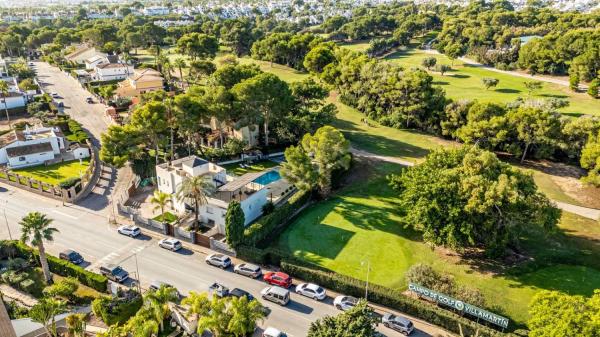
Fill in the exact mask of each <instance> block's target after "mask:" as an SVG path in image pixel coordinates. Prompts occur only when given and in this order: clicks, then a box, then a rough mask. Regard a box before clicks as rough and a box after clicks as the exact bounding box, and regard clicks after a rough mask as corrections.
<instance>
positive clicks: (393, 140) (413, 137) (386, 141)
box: [329, 94, 458, 162]
mask: <svg viewBox="0 0 600 337" xmlns="http://www.w3.org/2000/svg"><path fill="white" fill-rule="evenodd" d="M329 100H330V102H332V103H334V104H335V105H336V106H337V107H338V114H337V116H336V117H337V119H336V120H335V122H334V123H333V125H334V126H335V127H336V128H338V129H340V130H342V131H343V132H344V135H345V136H346V137H347V138H348V139H349V140H350V141H351V143H352V146H354V147H356V148H358V149H361V150H365V151H369V152H372V153H375V154H378V155H382V156H391V157H398V158H401V159H405V160H409V161H412V162H419V161H421V160H422V159H423V158H424V157H425V156H426V155H427V153H429V151H431V150H432V149H436V148H439V147H446V146H457V145H458V143H456V142H452V141H446V140H444V139H441V138H439V137H435V136H432V135H429V134H426V133H423V132H418V131H416V130H409V129H395V128H391V127H387V126H382V125H379V124H377V123H376V122H374V121H369V125H367V124H365V123H364V122H361V119H363V118H364V115H363V114H361V113H360V112H358V110H356V109H354V108H352V107H349V106H347V105H345V104H343V103H341V102H340V101H339V100H338V99H337V97H336V96H335V95H333V94H332V95H331V96H330V97H329Z"/></svg>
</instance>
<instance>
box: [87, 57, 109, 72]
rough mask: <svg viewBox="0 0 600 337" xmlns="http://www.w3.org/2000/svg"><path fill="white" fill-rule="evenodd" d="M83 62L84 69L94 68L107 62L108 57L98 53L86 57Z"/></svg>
mask: <svg viewBox="0 0 600 337" xmlns="http://www.w3.org/2000/svg"><path fill="white" fill-rule="evenodd" d="M83 62H84V64H85V69H87V70H92V69H94V68H96V66H97V65H100V64H104V63H108V59H107V58H106V55H102V54H101V53H99V54H96V55H94V56H92V57H90V58H89V59H86V60H85V61H83Z"/></svg>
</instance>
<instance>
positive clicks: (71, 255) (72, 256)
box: [69, 252, 81, 259]
mask: <svg viewBox="0 0 600 337" xmlns="http://www.w3.org/2000/svg"><path fill="white" fill-rule="evenodd" d="M69 257H70V258H71V259H78V258H80V257H81V255H79V253H77V252H71V253H70V254H69Z"/></svg>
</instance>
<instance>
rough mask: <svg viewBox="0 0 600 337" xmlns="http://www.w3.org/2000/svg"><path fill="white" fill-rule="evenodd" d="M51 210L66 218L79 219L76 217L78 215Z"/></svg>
mask: <svg viewBox="0 0 600 337" xmlns="http://www.w3.org/2000/svg"><path fill="white" fill-rule="evenodd" d="M52 212H53V213H56V214H60V215H62V216H66V217H67V218H71V219H73V220H77V219H79V218H78V217H76V216H72V215H70V214H67V213H63V212H61V211H57V210H52Z"/></svg>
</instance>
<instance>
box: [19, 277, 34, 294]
mask: <svg viewBox="0 0 600 337" xmlns="http://www.w3.org/2000/svg"><path fill="white" fill-rule="evenodd" d="M34 288H35V281H34V280H32V279H25V280H23V281H21V282H19V289H21V290H22V291H24V292H26V293H29V294H31V293H32V292H33V291H34Z"/></svg>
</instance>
